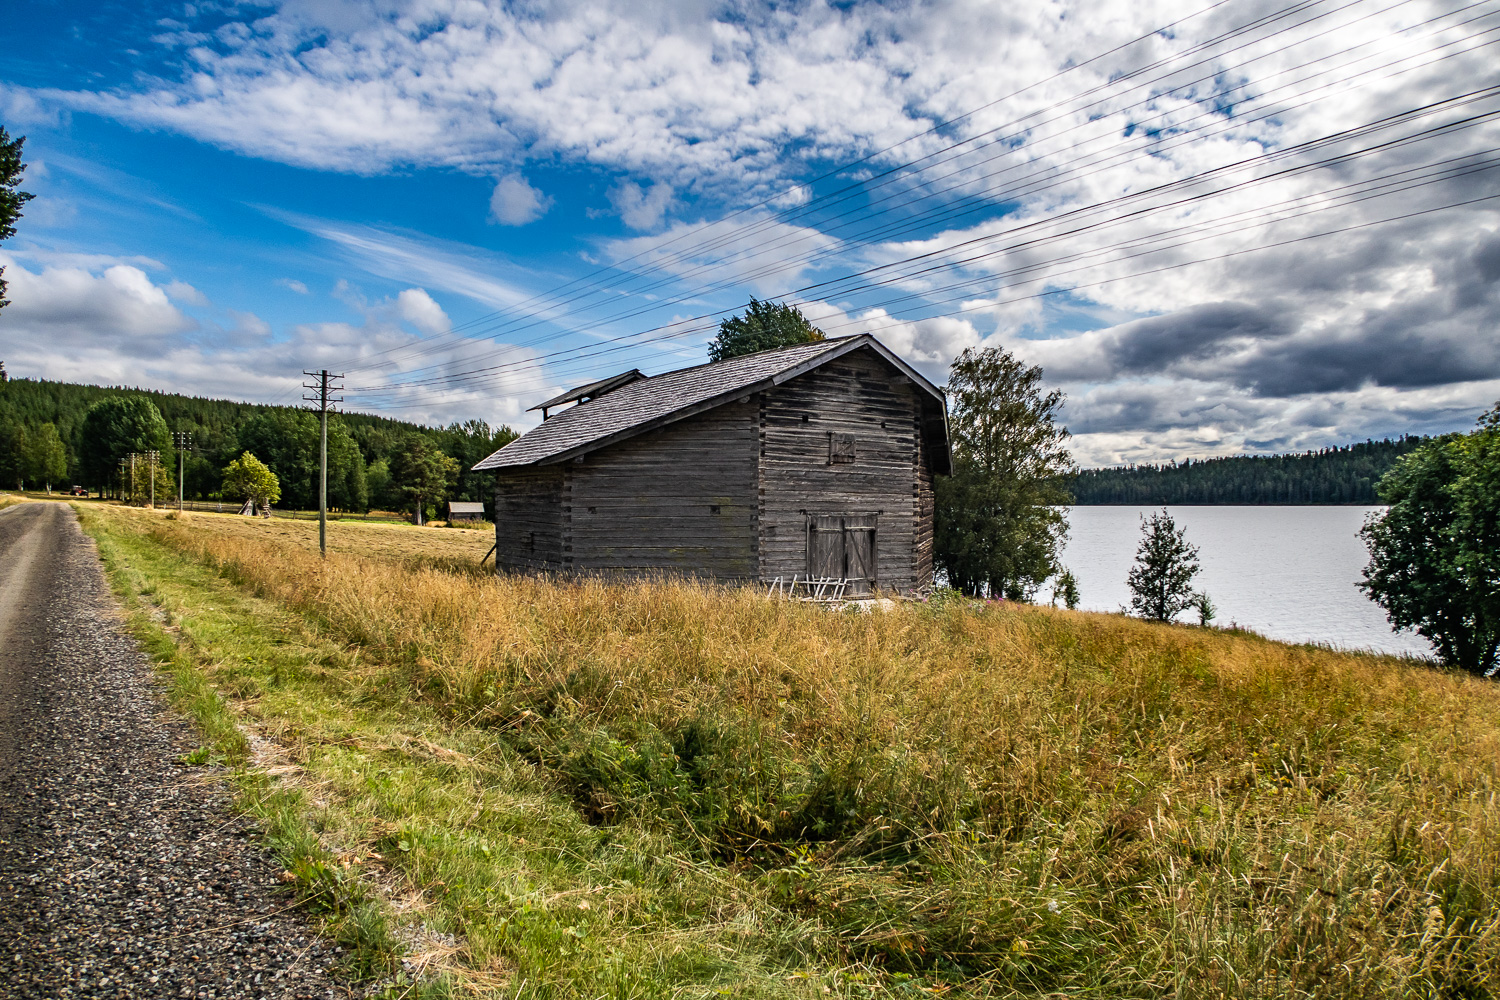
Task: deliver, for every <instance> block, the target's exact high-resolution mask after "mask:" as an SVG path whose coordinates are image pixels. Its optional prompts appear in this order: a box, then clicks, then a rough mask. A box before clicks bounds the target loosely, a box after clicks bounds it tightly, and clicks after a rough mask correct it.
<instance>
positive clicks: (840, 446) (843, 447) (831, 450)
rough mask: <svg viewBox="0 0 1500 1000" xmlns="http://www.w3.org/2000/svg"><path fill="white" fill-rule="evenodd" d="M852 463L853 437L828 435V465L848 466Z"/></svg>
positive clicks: (849, 435) (851, 435) (848, 435)
mask: <svg viewBox="0 0 1500 1000" xmlns="http://www.w3.org/2000/svg"><path fill="white" fill-rule="evenodd" d="M853 461H854V435H853V434H833V433H829V435H828V464H829V465H849V464H851V463H853Z"/></svg>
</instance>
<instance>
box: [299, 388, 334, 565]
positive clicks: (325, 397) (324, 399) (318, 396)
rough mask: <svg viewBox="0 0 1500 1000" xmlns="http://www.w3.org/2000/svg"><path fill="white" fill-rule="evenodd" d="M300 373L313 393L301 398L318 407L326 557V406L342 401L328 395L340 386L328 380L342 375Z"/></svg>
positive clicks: (321, 545)
mask: <svg viewBox="0 0 1500 1000" xmlns="http://www.w3.org/2000/svg"><path fill="white" fill-rule="evenodd" d="M302 374H304V375H306V376H307V377H308V378H311V379H313V380H314V381H313V382H312V383H311V384H309V383H307V382H303V383H302V388H304V389H311V390H312V391H313V395H311V396H303V397H302V398H303V399H305V400H307V401H308V402H309V403H312V404H314V405H315V406H317V408H318V416H319V424H320V427H319V434H318V551H319V552H321V553H323V558H324V559H327V558H328V406H329V404H330V403H342V402H343V401H344V397H343V396H339V397H338V398H337V399H335V398H333V397H331V396H329V393H330V392H336V391H338V390H339V389H340V388H342V386H337V385H329V383H330V382H335V381H342V380H343V378H344V376H342V375H330V374H328V369H327V368H324V369H322V370H320V371H315V372H309V371H304V372H303V373H302Z"/></svg>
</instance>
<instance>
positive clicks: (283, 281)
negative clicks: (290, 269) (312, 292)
mask: <svg viewBox="0 0 1500 1000" xmlns="http://www.w3.org/2000/svg"><path fill="white" fill-rule="evenodd" d="M276 284H278V285H280V286H281V287H282V288H285V289H288V290H290V291H293V292H296V293H297V294H298V295H306V294H308V292H307V285H306V284H304V283H303V282H301V281H298V280H297V279H296V278H278V279H277V280H276Z"/></svg>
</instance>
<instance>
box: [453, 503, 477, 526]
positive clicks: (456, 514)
mask: <svg viewBox="0 0 1500 1000" xmlns="http://www.w3.org/2000/svg"><path fill="white" fill-rule="evenodd" d="M483 520H484V504H482V503H473V502H471V501H468V500H450V501H449V502H448V523H449V524H452V523H453V522H454V521H483Z"/></svg>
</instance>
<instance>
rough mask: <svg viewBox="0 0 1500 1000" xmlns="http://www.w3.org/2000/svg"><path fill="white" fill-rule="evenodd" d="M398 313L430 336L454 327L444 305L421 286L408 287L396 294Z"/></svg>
mask: <svg viewBox="0 0 1500 1000" xmlns="http://www.w3.org/2000/svg"><path fill="white" fill-rule="evenodd" d="M396 314H397V315H398V316H400V317H401V318H402V319H404V320H406V321H407V322H408V323H410V324H411V325H412V326H414V327H416V328H417V329H418V330H421V331H422V332H423V333H425V334H427V335H428V336H436V335H437V334H440V333H447V332H448V331H449V330H450V329H452V327H453V323H452V321H450V320H449V319H448V314H447V313H445V312H443V307H442V306H440V305H438V304H437V303H436V302H434V301H433V299H432V296H431V295H428V294H427V292H426V291H425V290H424V289H421V288H408V289H406V290H405V291H403V292H401V293H400V294H399V295H397V296H396Z"/></svg>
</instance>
